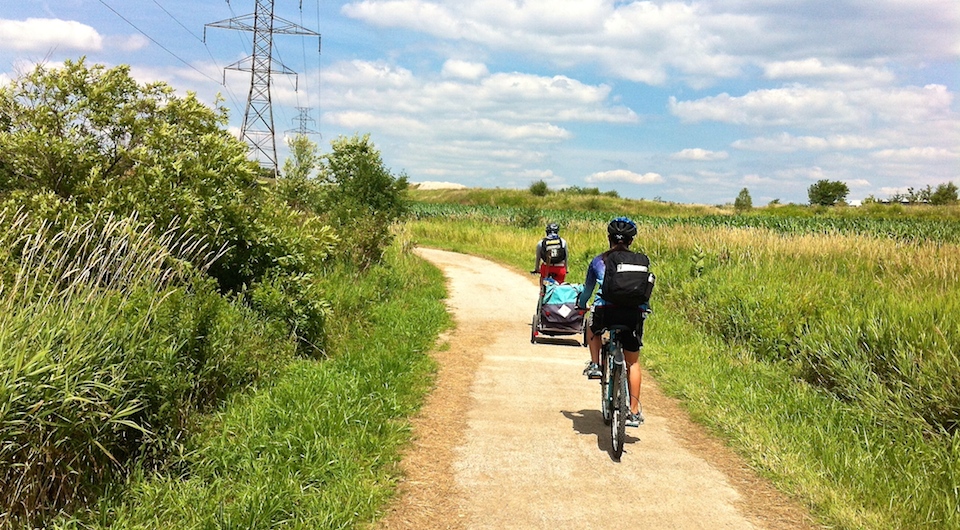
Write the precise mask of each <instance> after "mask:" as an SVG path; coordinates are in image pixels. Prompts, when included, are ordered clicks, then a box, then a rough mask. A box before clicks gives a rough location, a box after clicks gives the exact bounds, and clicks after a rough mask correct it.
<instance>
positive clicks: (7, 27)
mask: <svg viewBox="0 0 960 530" xmlns="http://www.w3.org/2000/svg"><path fill="white" fill-rule="evenodd" d="M57 48H61V49H67V50H77V51H98V50H101V49H102V48H103V37H102V36H100V33H98V32H97V30H95V29H93V28H92V27H90V26H88V25H86V24H82V23H80V22H75V21H72V20H60V19H56V18H28V19H26V20H3V19H0V49H12V50H16V51H32V52H47V51H50V50H52V49H57Z"/></svg>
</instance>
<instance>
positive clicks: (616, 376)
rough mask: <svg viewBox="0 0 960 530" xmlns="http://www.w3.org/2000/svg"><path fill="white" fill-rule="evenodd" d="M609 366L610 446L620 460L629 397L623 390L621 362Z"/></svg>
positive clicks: (623, 375)
mask: <svg viewBox="0 0 960 530" xmlns="http://www.w3.org/2000/svg"><path fill="white" fill-rule="evenodd" d="M619 357H622V356H619ZM610 368H611V370H610V372H611V373H610V389H611V391H612V394H613V402H612V403H611V408H612V409H613V410H612V414H611V416H612V420H611V422H610V448H611V449H612V450H613V458H614V459H616V460H620V456H621V455H623V440H624V437H625V436H626V432H627V414H628V413H629V409H628V408H627V406H628V401H627V400H628V399H629V398H628V397H627V396H626V392H625V390H626V384H625V383H626V379H627V377H626V373H624V372H625V370H624V366H623V364H622V363H619V362H617V363H613V366H611V367H610Z"/></svg>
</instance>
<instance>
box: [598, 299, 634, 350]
mask: <svg viewBox="0 0 960 530" xmlns="http://www.w3.org/2000/svg"><path fill="white" fill-rule="evenodd" d="M610 326H626V327H628V328H630V329H632V330H634V331H633V333H621V334H620V344H621V345H622V346H623V349H624V350H627V351H638V350H640V346H641V345H643V341H642V340H641V339H642V337H643V319H642V318H640V309H634V308H629V307H610V306H596V307H594V308H593V316H592V317H591V320H590V331H593V333H594V334H596V335H599V334H600V332H601V331H603V330H604V329H605V328H608V327H610Z"/></svg>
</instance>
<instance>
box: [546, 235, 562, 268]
mask: <svg viewBox="0 0 960 530" xmlns="http://www.w3.org/2000/svg"><path fill="white" fill-rule="evenodd" d="M542 248H543V261H545V262H547V263H548V264H550V265H559V264H561V263H563V262H565V261H567V249H565V248H563V240H562V239H560V238H552V239H547V238H544V240H543V247H542Z"/></svg>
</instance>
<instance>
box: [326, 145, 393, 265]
mask: <svg viewBox="0 0 960 530" xmlns="http://www.w3.org/2000/svg"><path fill="white" fill-rule="evenodd" d="M330 145H331V147H332V151H331V152H330V154H328V155H326V156H324V157H323V165H322V167H321V175H322V178H323V180H326V181H329V182H332V183H333V184H332V185H331V186H329V188H328V189H327V190H326V196H325V198H324V205H325V208H326V210H327V213H326V217H327V218H328V219H330V221H331V223H332V224H333V225H334V227H336V229H337V232H338V233H339V234H340V246H339V250H340V252H339V255H340V256H341V258H343V259H346V260H348V261H350V262H352V263H353V264H355V265H356V266H357V267H359V268H360V269H361V270H366V269H367V268H369V267H370V266H371V265H372V264H375V263H379V262H380V261H381V260H382V259H383V252H384V250H385V249H386V248H387V246H388V245H389V244H390V241H391V238H392V236H391V234H390V226H391V225H392V224H393V223H394V222H395V221H397V220H398V219H400V217H402V216H403V215H405V214H406V212H407V209H408V205H407V200H406V197H405V191H406V189H407V178H406V176H403V175H401V176H399V177H395V176H393V175H392V174H391V173H390V171H389V170H388V169H387V167H386V166H385V165H384V164H383V160H382V159H381V158H380V152H379V151H378V150H377V149H376V147H375V146H374V145H373V143H372V142H371V141H370V136H369V135H364V136H362V137H361V136H353V137H351V138H347V137H340V138H338V139H337V140H334V141H333V142H331V144H330Z"/></svg>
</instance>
